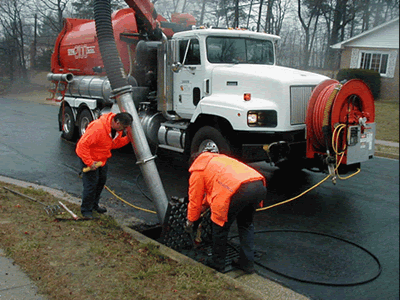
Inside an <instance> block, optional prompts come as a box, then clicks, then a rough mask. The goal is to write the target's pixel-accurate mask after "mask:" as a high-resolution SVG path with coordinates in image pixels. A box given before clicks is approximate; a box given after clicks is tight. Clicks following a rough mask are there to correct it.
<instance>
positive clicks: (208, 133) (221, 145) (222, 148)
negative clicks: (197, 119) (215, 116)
mask: <svg viewBox="0 0 400 300" xmlns="http://www.w3.org/2000/svg"><path fill="white" fill-rule="evenodd" d="M207 143H213V144H215V146H216V147H217V149H218V152H219V153H223V154H226V155H231V154H232V147H231V145H230V144H229V142H228V140H227V139H226V138H225V137H224V136H223V135H222V133H221V132H220V131H219V130H218V129H216V128H214V127H211V126H204V127H202V128H200V129H199V130H198V131H197V132H196V134H195V135H194V137H193V141H192V144H191V147H190V154H191V155H192V154H193V153H196V152H199V151H202V150H203V149H204V147H205V146H206V145H207Z"/></svg>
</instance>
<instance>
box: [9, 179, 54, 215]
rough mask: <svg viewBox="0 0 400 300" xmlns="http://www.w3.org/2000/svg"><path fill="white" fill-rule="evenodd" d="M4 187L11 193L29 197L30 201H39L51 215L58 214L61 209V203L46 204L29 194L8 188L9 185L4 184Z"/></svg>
mask: <svg viewBox="0 0 400 300" xmlns="http://www.w3.org/2000/svg"><path fill="white" fill-rule="evenodd" d="M3 188H4V189H5V190H7V191H10V192H11V193H14V194H16V195H18V196H21V197H24V198H26V199H28V200H30V201H33V202H36V203H39V204H41V205H43V206H44V210H45V212H46V213H47V214H48V215H49V216H53V215H56V214H58V213H59V212H60V211H61V207H60V206H59V205H46V204H45V203H42V202H40V201H38V200H36V199H35V198H32V197H29V196H27V195H24V194H22V193H19V192H17V191H14V190H12V189H10V188H8V187H5V186H3Z"/></svg>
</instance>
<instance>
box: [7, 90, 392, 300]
mask: <svg viewBox="0 0 400 300" xmlns="http://www.w3.org/2000/svg"><path fill="white" fill-rule="evenodd" d="M0 105H1V107H2V109H1V110H0V120H1V122H0V132H1V134H0V158H1V159H0V175H3V176H7V177H11V178H15V179H19V180H25V181H28V182H33V183H37V184H40V185H44V186H48V187H52V188H56V189H60V190H64V191H66V192H68V193H69V194H71V195H74V196H77V197H79V195H80V193H81V181H80V179H79V178H78V176H77V172H78V166H79V164H78V160H77V158H76V155H75V152H74V150H75V144H74V143H70V142H66V141H64V140H62V139H61V138H60V132H59V131H58V125H57V112H58V107H56V106H51V105H41V104H36V103H31V102H23V101H17V100H13V99H9V98H1V97H0ZM160 154H161V155H160V156H161V158H158V159H157V166H158V170H159V173H160V176H161V178H162V181H163V184H164V188H165V190H166V193H167V195H168V196H185V195H186V191H187V180H188V173H187V165H186V162H185V161H184V160H183V159H182V158H180V157H175V156H174V155H168V153H160ZM109 162H110V164H109V178H108V182H107V186H108V187H109V188H111V189H112V190H114V191H115V192H117V194H118V195H119V196H121V197H122V198H123V199H125V200H126V201H128V202H131V203H132V204H134V205H137V206H139V207H143V208H146V209H150V210H155V208H154V206H153V204H152V202H151V200H150V199H149V198H150V197H149V193H148V190H147V188H146V184H145V183H144V181H143V177H142V176H141V174H140V170H139V167H138V166H137V165H136V164H135V158H134V154H133V152H131V151H129V147H128V148H125V149H122V150H118V151H115V152H114V156H113V157H112V158H111V159H110V161H109ZM253 166H254V167H255V168H257V169H258V170H260V171H261V172H262V173H263V174H264V175H265V176H266V178H267V181H268V182H269V187H268V197H267V200H266V203H267V204H269V203H277V202H280V201H283V200H286V199H289V198H291V197H293V196H296V195H298V194H299V193H300V192H303V191H304V190H306V189H308V188H309V187H311V186H313V185H314V184H316V183H318V182H319V181H320V180H322V179H323V178H324V177H325V175H323V174H315V173H311V172H308V171H300V172H297V173H290V174H288V173H282V172H281V171H280V170H278V169H276V168H272V167H270V166H269V165H267V164H265V163H257V164H253ZM102 201H103V203H104V204H106V205H107V206H108V207H111V208H113V209H115V211H116V212H117V213H118V214H119V216H120V217H123V218H126V219H128V218H133V219H135V220H137V219H139V220H143V221H144V222H145V223H146V224H148V225H151V224H157V223H158V219H157V217H156V215H155V214H149V213H146V212H142V211H138V210H136V209H134V208H131V207H129V206H127V205H125V204H123V203H122V202H120V201H119V200H115V199H113V198H112V196H111V195H110V194H109V193H108V192H106V191H105V192H103V198H102ZM255 227H256V237H255V239H256V248H257V249H256V250H257V271H258V273H260V274H261V275H264V276H266V277H267V278H269V279H272V280H274V281H277V282H280V283H282V284H283V285H285V286H287V287H289V288H291V289H292V290H294V291H296V292H298V293H301V294H303V295H306V296H308V297H310V298H312V299H340V300H342V299H371V300H375V299H385V300H392V299H393V300H394V299H399V162H398V161H397V160H391V159H383V158H374V159H372V160H370V161H368V162H367V163H364V164H363V165H362V171H361V173H360V174H358V175H356V176H355V177H353V178H350V179H348V180H338V183H337V184H336V185H333V184H332V183H331V182H330V181H327V182H325V183H323V184H322V185H321V186H320V187H318V188H316V189H314V190H312V191H310V192H309V193H307V194H306V195H304V196H302V197H301V198H299V199H298V200H296V201H294V202H291V203H289V204H285V205H283V206H279V207H276V208H273V209H271V210H268V211H263V212H258V213H257V214H256V217H255ZM235 235H236V232H235V228H232V232H231V237H232V242H233V243H235V242H236V241H237V238H236V237H235Z"/></svg>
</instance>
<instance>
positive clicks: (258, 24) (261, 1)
mask: <svg viewBox="0 0 400 300" xmlns="http://www.w3.org/2000/svg"><path fill="white" fill-rule="evenodd" d="M263 3H264V0H260V7H259V9H258V21H257V32H260V26H261V13H262V6H263Z"/></svg>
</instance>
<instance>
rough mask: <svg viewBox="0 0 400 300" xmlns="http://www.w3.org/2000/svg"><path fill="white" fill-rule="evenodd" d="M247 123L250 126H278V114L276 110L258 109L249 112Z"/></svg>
mask: <svg viewBox="0 0 400 300" xmlns="http://www.w3.org/2000/svg"><path fill="white" fill-rule="evenodd" d="M247 125H248V126H250V127H276V126H277V125H278V114H277V112H276V111H275V110H257V111H249V112H248V113H247Z"/></svg>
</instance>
